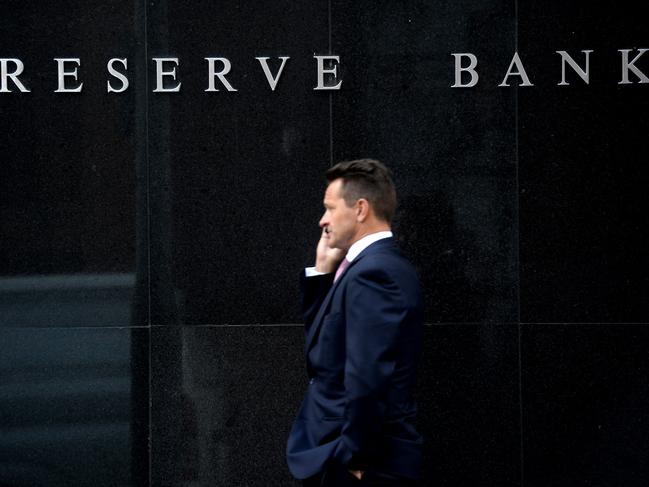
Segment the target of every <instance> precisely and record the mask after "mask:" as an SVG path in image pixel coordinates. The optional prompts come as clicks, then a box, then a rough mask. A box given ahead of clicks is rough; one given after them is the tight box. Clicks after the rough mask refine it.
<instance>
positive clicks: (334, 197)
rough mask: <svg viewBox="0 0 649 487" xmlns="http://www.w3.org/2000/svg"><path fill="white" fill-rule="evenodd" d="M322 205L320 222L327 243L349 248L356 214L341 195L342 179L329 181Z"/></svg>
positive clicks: (345, 248) (331, 245)
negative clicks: (323, 209)
mask: <svg viewBox="0 0 649 487" xmlns="http://www.w3.org/2000/svg"><path fill="white" fill-rule="evenodd" d="M324 205H325V215H324V216H323V219H322V220H321V223H323V222H324V228H325V234H326V235H327V238H328V242H327V244H328V245H329V247H330V248H336V249H341V250H345V251H347V250H349V247H350V246H351V242H352V241H353V237H354V234H355V232H356V214H355V212H354V208H350V207H348V206H347V203H346V202H345V199H344V198H343V197H342V179H336V180H334V181H332V182H331V183H329V186H327V190H326V191H325V197H324Z"/></svg>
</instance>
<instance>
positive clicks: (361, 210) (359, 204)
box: [356, 198, 370, 222]
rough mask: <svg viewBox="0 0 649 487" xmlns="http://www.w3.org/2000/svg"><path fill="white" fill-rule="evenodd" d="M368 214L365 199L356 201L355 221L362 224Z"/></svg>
mask: <svg viewBox="0 0 649 487" xmlns="http://www.w3.org/2000/svg"><path fill="white" fill-rule="evenodd" d="M369 214H370V203H369V201H367V200H366V199H365V198H360V199H359V200H358V201H356V221H358V222H364V221H365V220H367V217H368V216H369Z"/></svg>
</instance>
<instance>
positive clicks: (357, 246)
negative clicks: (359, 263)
mask: <svg viewBox="0 0 649 487" xmlns="http://www.w3.org/2000/svg"><path fill="white" fill-rule="evenodd" d="M391 236H392V232H391V231H389V230H386V231H383V232H376V233H370V234H369V235H365V236H364V237H363V238H361V239H360V240H357V241H356V242H354V243H353V244H352V246H351V247H349V250H348V251H347V255H346V256H345V259H347V260H348V261H349V262H352V261H353V260H354V259H355V258H356V257H358V254H360V253H361V252H362V251H363V250H365V249H366V248H367V247H369V246H370V245H371V244H373V243H374V242H376V241H378V240H382V239H384V238H389V237H391Z"/></svg>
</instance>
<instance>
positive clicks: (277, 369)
mask: <svg viewBox="0 0 649 487" xmlns="http://www.w3.org/2000/svg"><path fill="white" fill-rule="evenodd" d="M0 9H1V11H2V14H3V15H0V46H1V48H0V57H2V58H5V57H19V58H21V59H22V60H23V61H24V63H25V72H24V74H23V75H21V79H24V80H25V83H26V84H27V86H28V87H29V88H30V89H31V90H32V92H31V93H25V94H19V93H2V94H0V142H1V146H2V155H1V157H0V163H1V164H0V165H1V166H2V168H1V170H2V177H1V178H0V343H1V344H2V350H1V351H2V353H1V355H0V378H1V379H2V380H1V381H0V418H1V421H0V424H1V426H0V428H1V431H0V433H2V434H0V484H2V485H53V486H57V485H66V486H67V485H88V484H92V485H149V484H151V485H214V484H217V485H227V486H237V485H241V486H243V485H259V486H264V487H265V486H268V485H280V486H281V485H287V486H290V485H296V484H295V482H293V481H292V480H291V479H290V476H289V474H288V471H287V469H286V467H285V460H284V453H283V450H284V442H285V439H286V436H287V434H288V429H289V427H290V424H291V421H292V418H293V415H294V413H295V411H296V409H297V406H298V404H299V401H300V399H301V395H302V390H303V387H304V386H305V381H306V378H305V374H304V370H303V367H304V364H303V356H302V329H301V326H300V325H299V324H300V323H301V321H302V319H301V317H300V314H299V310H298V303H299V290H298V284H297V275H298V273H299V272H300V271H301V269H302V268H303V267H304V266H306V265H309V264H311V263H312V262H313V259H314V253H315V244H316V242H317V240H318V235H319V229H318V227H317V222H318V220H319V218H320V215H321V212H322V202H321V200H322V193H323V190H324V186H325V184H324V180H323V173H324V171H325V170H326V169H327V168H328V167H329V165H330V164H332V163H335V162H337V161H339V160H344V159H351V158H357V157H368V156H369V157H376V158H379V159H381V160H384V161H385V162H386V163H387V164H388V165H389V166H390V167H391V168H392V169H393V171H394V176H395V181H396V183H397V186H398V190H399V195H400V202H401V206H400V209H399V212H398V215H397V218H396V221H395V225H394V227H395V233H396V236H397V240H398V242H399V244H400V245H401V246H402V248H403V250H404V251H405V253H406V254H407V255H408V256H409V258H410V259H411V260H412V261H413V263H414V264H415V265H416V267H417V269H418V271H419V273H420V276H421V280H422V284H423V287H424V294H425V300H426V303H425V304H426V320H427V322H428V323H430V324H432V325H431V326H428V327H427V328H426V333H425V344H424V345H425V346H424V357H423V363H422V369H421V378H420V386H419V402H420V406H421V407H420V424H421V429H422V432H423V433H424V435H425V436H426V438H427V442H426V447H425V448H426V464H425V468H424V476H425V485H447V486H457V485H480V486H481V485H497V486H503V485H523V486H532V487H534V486H537V485H538V486H545V485H557V486H563V485H565V486H570V487H572V486H575V485H590V486H602V487H603V486H606V485H624V486H625V487H627V486H631V487H633V486H636V485H638V486H641V485H642V486H644V485H646V484H647V482H648V479H649V472H648V471H647V462H646V458H647V456H648V453H649V452H647V448H646V447H645V444H646V441H645V438H646V437H647V435H648V434H649V428H648V426H647V422H646V420H645V414H644V412H645V411H646V410H647V409H648V408H649V391H648V390H647V386H646V382H647V381H646V380H645V379H646V376H647V358H646V357H647V354H646V350H647V345H648V343H647V342H648V339H649V337H648V336H647V333H648V332H647V330H649V307H647V302H649V278H648V277H647V276H648V271H647V269H649V261H648V260H647V256H648V255H649V254H648V253H647V251H646V249H647V248H649V242H648V241H647V237H646V234H647V226H648V223H649V222H648V220H647V212H646V209H645V208H646V207H647V198H646V188H647V186H648V183H649V171H648V169H647V167H648V166H647V164H646V159H647V157H646V134H647V133H648V130H649V122H648V120H649V119H648V118H647V117H646V113H647V110H648V109H649V106H648V103H649V97H647V96H646V95H647V86H649V84H639V83H637V80H638V77H637V76H636V75H634V74H631V80H632V81H633V83H632V84H630V85H620V84H619V81H620V76H621V56H620V53H619V52H618V49H637V48H649V45H647V44H646V22H645V19H646V6H642V5H641V4H640V2H630V1H624V0H623V1H621V2H617V3H616V4H615V6H611V5H610V4H593V3H592V2H590V3H585V2H552V3H551V4H548V3H547V2H536V3H534V2H510V1H504V0H492V1H489V2H484V1H478V0H460V1H456V2H426V1H411V2H386V1H369V0H359V1H357V2H343V1H340V0H331V1H324V0H318V1H315V2H293V1H289V0H280V1H273V2H255V3H250V2H248V3H245V2H243V3H242V2H229V3H228V2H226V3H225V4H219V5H218V8H217V7H216V6H215V4H214V3H213V2H210V1H206V0H200V1H196V2H191V3H188V2H171V1H168V0H152V1H147V2H144V1H139V0H138V1H137V2H123V1H119V2H110V3H106V2H96V1H89V2H68V3H67V4H66V5H65V8H63V7H62V6H61V5H60V4H58V3H57V4H48V3H42V2H41V3H36V2H24V1H14V0H7V1H6V2H3V4H2V7H0ZM583 49H592V50H593V53H592V54H591V58H590V59H591V77H590V83H589V84H586V83H584V82H583V81H582V80H581V79H580V78H579V77H578V76H577V75H576V74H575V73H574V72H572V71H571V70H568V71H569V72H568V81H569V82H570V86H557V83H558V82H559V81H560V78H561V64H560V57H559V55H558V54H557V53H556V51H557V50H566V51H568V52H569V53H571V54H572V55H573V57H574V58H575V60H576V61H577V62H578V63H580V64H583V57H582V54H581V53H580V51H581V50H583ZM515 51H518V53H519V55H520V58H521V60H522V62H523V64H524V66H525V68H526V71H527V74H528V75H529V76H530V79H531V81H532V82H533V83H534V86H531V87H516V86H515V85H516V84H519V83H518V81H519V80H518V78H517V77H515V76H514V77H513V78H512V80H511V81H512V84H513V85H514V86H511V87H498V84H499V83H500V82H501V81H502V80H503V77H504V75H505V73H506V71H507V66H508V65H509V62H510V60H511V58H512V55H513V53H514V52H515ZM328 52H332V53H333V54H337V55H340V56H341V64H340V67H339V69H340V73H341V77H342V78H343V85H342V89H341V90H340V91H336V92H332V93H326V92H318V91H314V90H313V87H314V86H315V84H316V69H315V68H316V64H315V61H314V59H313V56H314V54H327V53H328ZM454 52H455V53H458V52H471V53H474V54H475V55H476V56H477V58H478V60H479V61H478V62H479V64H478V68H477V69H478V71H479V74H480V80H479V83H478V85H477V86H475V87H474V88H471V89H456V88H451V85H452V84H453V81H454V79H453V77H454V76H453V75H454V73H453V57H452V55H451V53H454ZM634 54H635V53H634ZM634 54H632V57H633V55H634ZM256 56H270V57H273V58H276V57H277V56H290V57H291V59H290V60H289V61H288V63H287V64H286V67H285V70H284V72H283V75H282V78H281V80H280V81H279V83H278V85H277V88H276V90H275V91H272V90H271V89H270V87H269V86H268V83H267V81H266V78H265V77H264V75H263V72H262V70H261V68H260V65H259V63H258V62H257V61H256V60H255V57H256ZM55 57H80V58H81V63H82V64H81V67H80V68H79V76H80V81H83V83H84V88H83V92H82V93H81V94H56V93H53V91H54V89H56V81H57V80H56V64H55V63H54V61H53V58H55ZM111 57H121V58H124V57H127V58H128V60H129V61H128V62H129V69H128V73H129V80H130V83H131V87H130V89H129V90H128V91H127V92H125V93H123V94H107V93H106V91H105V86H106V79H107V77H108V76H107V73H106V61H107V60H108V59H110V58H111ZM154 57H177V58H178V59H179V65H178V67H177V75H178V81H179V82H181V83H182V89H181V91H180V92H179V93H155V92H153V89H154V88H155V84H156V72H155V63H154V61H153V60H152V59H151V58H154ZM205 57H227V58H228V59H229V60H230V61H231V62H232V70H231V72H230V73H229V74H228V76H227V77H228V79H229V80H230V82H231V83H232V85H233V86H234V87H235V88H237V90H238V91H237V92H228V91H226V90H225V89H223V88H221V91H219V92H214V93H206V92H205V89H206V88H207V84H208V72H207V63H206V61H205V59H204V58H205ZM275 61H277V60H276V59H275ZM270 64H271V69H273V71H274V70H275V69H277V67H278V63H273V62H272V61H271V63H270ZM636 64H637V66H638V68H639V69H641V70H642V71H643V72H644V73H646V74H649V54H645V55H644V56H643V57H642V58H640V59H639V60H638V61H637V63H636ZM169 83H172V82H169ZM277 323H285V324H287V325H277ZM632 323H634V324H632ZM149 325H153V326H152V327H150V328H148V327H149ZM160 325H164V326H160ZM215 325H216V326H215ZM240 325H241V326H240ZM260 325H261V326H260ZM264 325H271V326H264ZM150 339H151V340H150ZM149 415H150V416H149ZM149 442H150V443H149ZM149 448H150V450H149ZM149 453H150V454H151V456H150V457H149Z"/></svg>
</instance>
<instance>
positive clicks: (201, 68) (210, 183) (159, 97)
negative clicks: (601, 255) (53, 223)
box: [148, 1, 330, 325]
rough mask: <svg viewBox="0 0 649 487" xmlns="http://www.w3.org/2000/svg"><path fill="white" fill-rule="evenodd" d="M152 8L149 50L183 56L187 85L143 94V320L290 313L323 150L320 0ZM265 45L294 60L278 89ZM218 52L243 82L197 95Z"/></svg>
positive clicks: (323, 15)
mask: <svg viewBox="0 0 649 487" xmlns="http://www.w3.org/2000/svg"><path fill="white" fill-rule="evenodd" d="M148 14H149V16H148V19H149V33H148V35H149V52H150V54H151V55H152V56H154V55H162V54H165V55H169V53H171V54H173V55H174V56H177V57H179V59H181V60H182V64H181V65H180V66H179V68H178V72H179V77H180V76H181V77H182V83H183V85H182V87H181V91H180V92H179V93H158V94H155V96H151V97H150V101H149V103H150V115H149V128H150V132H149V141H150V145H149V160H150V164H151V172H150V177H151V201H152V208H151V243H152V245H151V259H152V260H151V271H152V277H151V280H152V293H151V300H152V301H151V308H152V316H151V321H152V323H153V324H154V325H161V324H190V325H196V324H224V323H228V324H232V323H277V322H282V323H286V322H288V323H298V322H299V321H300V316H299V312H298V308H297V306H296V303H297V301H298V296H299V293H298V288H297V286H296V279H295V276H296V275H297V272H298V270H299V269H300V268H301V267H304V266H306V265H312V262H313V259H314V254H315V244H316V243H317V240H318V238H319V230H318V226H317V222H318V219H319V216H320V211H321V208H322V203H321V201H322V191H323V188H324V178H323V172H324V171H325V170H326V168H327V167H328V166H329V159H330V157H329V144H330V140H329V138H330V137H329V123H330V119H329V98H328V95H327V94H325V93H320V92H317V91H313V87H314V86H315V77H316V70H315V68H316V64H315V60H314V59H313V55H314V52H323V53H326V52H327V49H328V39H327V33H328V17H327V2H323V1H319V2H309V3H304V4H301V5H295V2H288V1H284V2H273V3H272V6H271V4H270V3H267V4H266V7H265V8H258V7H257V6H256V5H255V6H253V5H252V4H250V5H246V4H229V5H222V6H220V7H219V8H218V9H215V8H214V5H213V3H212V2H192V3H191V4H182V3H178V2H176V3H173V2H157V3H155V4H154V5H153V6H152V7H151V8H150V9H149V12H148ZM269 16H272V17H271V18H272V19H273V21H272V22H271V21H269ZM235 32H239V33H245V35H244V34H235ZM265 55H266V56H271V55H272V56H278V55H286V56H290V57H291V59H290V60H289V61H288V62H287V64H286V67H285V70H284V73H283V75H282V78H281V80H280V82H279V83H278V85H277V88H276V90H275V91H271V89H270V87H269V86H268V83H267V81H266V79H265V77H264V75H263V72H262V70H261V67H260V65H259V63H258V62H257V61H256V60H255V59H254V58H255V57H256V56H265ZM219 56H222V57H227V58H228V59H230V61H231V63H232V72H231V75H228V79H230V80H231V83H232V85H233V86H234V87H235V88H236V89H238V90H239V91H237V92H228V91H226V90H225V89H224V88H221V91H219V92H214V93H205V92H204V90H205V89H206V88H207V78H208V77H207V62H206V61H205V60H204V59H203V58H204V57H219ZM271 66H273V65H272V63H271ZM273 69H276V67H275V66H273ZM181 73H182V74H181ZM153 74H154V73H153ZM153 74H150V77H153ZM179 79H180V78H179Z"/></svg>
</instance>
